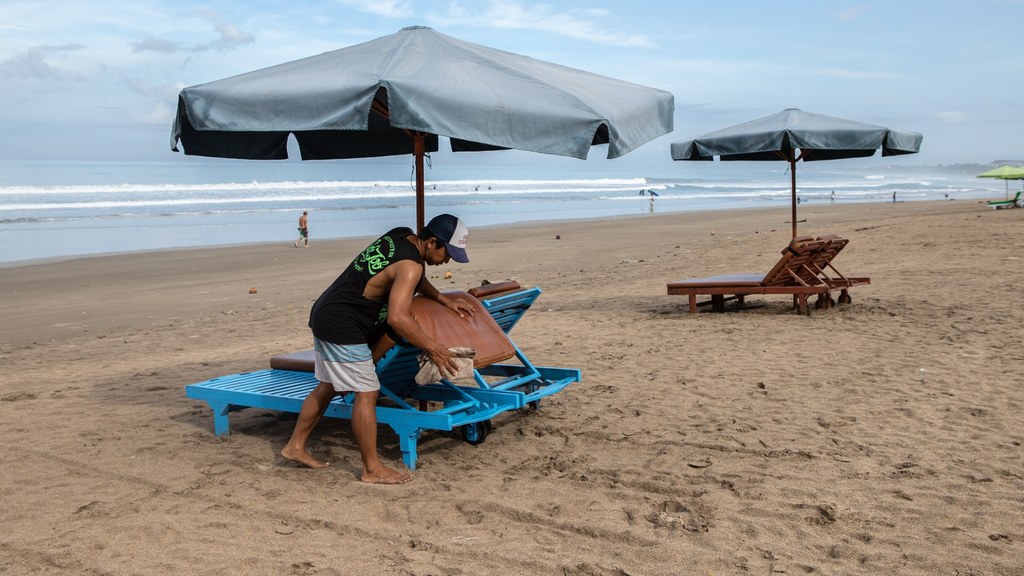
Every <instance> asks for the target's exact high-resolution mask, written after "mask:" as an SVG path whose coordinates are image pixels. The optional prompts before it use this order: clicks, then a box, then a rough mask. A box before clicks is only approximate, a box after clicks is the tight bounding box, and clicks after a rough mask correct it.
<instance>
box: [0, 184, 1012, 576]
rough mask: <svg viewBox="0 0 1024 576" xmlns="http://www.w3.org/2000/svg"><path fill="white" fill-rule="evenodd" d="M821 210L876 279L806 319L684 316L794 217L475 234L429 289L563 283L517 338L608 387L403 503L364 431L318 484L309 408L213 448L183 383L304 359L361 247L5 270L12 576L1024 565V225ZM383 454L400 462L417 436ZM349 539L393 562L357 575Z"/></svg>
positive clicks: (815, 215) (235, 417) (981, 218)
mask: <svg viewBox="0 0 1024 576" xmlns="http://www.w3.org/2000/svg"><path fill="white" fill-rule="evenodd" d="M798 218H799V219H804V218H806V219H807V222H806V223H801V224H800V231H801V233H808V234H823V233H835V234H839V235H842V236H846V237H848V238H850V240H851V242H850V244H849V246H848V247H847V248H845V249H844V251H843V253H842V254H840V255H839V256H838V257H837V259H836V266H837V267H838V268H839V269H840V270H842V271H843V272H844V273H846V274H848V275H850V276H869V277H870V278H871V284H870V285H868V286H862V287H858V288H855V289H854V290H851V295H852V297H853V302H852V304H848V305H843V306H839V307H837V308H834V309H831V310H815V311H813V312H812V314H811V315H810V316H801V315H798V314H796V313H795V312H793V311H792V310H791V308H790V305H791V302H790V301H789V299H788V298H786V297H783V296H763V297H761V296H759V297H749V298H748V301H747V307H746V308H745V309H743V310H740V311H732V310H730V311H728V312H726V313H721V314H717V313H712V312H710V311H707V310H706V309H701V311H700V312H698V313H697V314H689V313H688V312H687V302H686V299H685V297H678V296H668V295H666V293H665V285H666V283H667V282H669V281H672V280H679V279H683V278H693V277H701V276H708V275H714V274H724V273H737V272H767V271H768V269H769V268H771V266H772V265H773V264H774V263H775V262H776V261H777V260H778V258H779V253H780V251H781V250H782V249H783V248H784V247H785V246H786V245H787V244H788V242H789V238H790V227H789V224H788V223H786V221H787V220H788V219H789V207H788V206H787V207H783V208H760V209H753V210H734V211H731V210H724V211H709V212H704V213H692V212H673V213H666V214H657V213H655V214H653V215H643V216H625V217H616V218H601V219H596V220H587V221H581V220H569V221H560V222H541V223H529V224H524V225H499V226H494V227H475V228H473V232H472V237H471V240H470V245H469V255H470V262H469V263H468V264H465V265H455V264H452V265H450V266H441V267H431V268H429V269H428V274H429V277H430V279H431V281H432V282H433V283H434V284H435V286H437V287H438V288H439V289H442V290H447V289H460V290H465V289H468V288H469V287H472V286H475V285H478V284H479V283H480V282H481V281H482V280H485V279H486V280H489V281H492V282H496V281H501V280H506V279H514V280H517V281H519V282H520V283H521V284H523V285H527V286H539V287H540V288H541V289H542V290H543V293H542V294H541V296H540V299H539V300H538V301H537V303H536V304H534V306H533V307H532V308H531V309H530V310H529V312H528V313H527V314H526V315H525V316H524V317H523V319H522V321H521V322H520V323H519V324H518V325H517V326H516V327H515V329H514V330H513V331H512V332H511V338H512V340H513V341H514V343H515V344H516V345H517V346H519V347H520V348H521V349H522V351H523V352H524V353H525V354H526V355H527V357H529V358H530V360H531V361H532V362H534V363H536V364H537V365H540V366H558V367H571V368H579V369H580V370H581V371H582V380H581V381H580V382H579V383H576V384H573V385H571V386H569V387H568V388H566V389H565V390H563V391H562V392H560V393H558V394H556V395H554V396H552V397H551V398H549V399H546V400H545V401H544V403H543V405H542V406H541V409H540V410H538V411H522V412H514V413H513V412H509V413H506V414H502V415H500V416H499V417H496V418H495V419H494V422H493V423H494V432H493V433H491V434H490V435H489V436H488V437H487V440H486V442H484V443H482V444H479V445H476V446H473V445H470V444H467V443H466V442H464V441H462V440H461V438H460V436H459V434H458V432H457V431H453V432H451V433H445V432H429V433H425V434H424V435H423V436H421V438H420V440H419V447H418V450H419V460H418V467H417V470H416V477H415V480H414V481H413V482H411V483H409V484H404V485H401V486H394V487H386V488H384V487H380V486H368V485H363V484H361V483H359V482H358V481H357V479H356V477H357V474H358V469H359V454H358V449H357V447H356V446H355V443H354V441H353V438H352V435H351V433H350V427H349V423H348V422H347V421H339V420H332V419H325V420H324V421H323V422H321V423H320V425H319V426H318V427H317V429H316V431H315V433H314V435H313V438H312V440H311V442H310V450H311V452H312V453H313V454H314V455H316V456H317V457H319V458H323V459H326V460H330V461H332V466H331V467H330V468H328V469H326V470H306V469H300V468H296V467H294V466H291V465H289V464H288V463H286V462H284V461H283V460H282V459H281V458H280V457H279V456H277V454H278V452H279V451H280V449H281V447H282V446H283V445H284V443H285V442H286V441H287V439H288V438H289V436H290V434H291V431H292V429H293V427H294V417H290V416H289V415H287V414H281V413H278V412H276V411H272V410H258V409H246V410H240V411H238V412H234V413H233V414H232V417H231V434H230V435H228V436H223V437H217V436H215V435H214V434H213V418H212V410H211V409H210V407H209V406H207V405H206V404H205V403H203V402H199V401H195V400H191V399H189V398H186V397H185V395H184V391H183V386H185V385H187V384H190V383H193V382H199V381H203V380H206V379H210V378H215V377H217V376H221V375H226V374H233V373H239V372H248V371H253V370H260V369H264V368H266V367H267V365H268V361H269V357H270V356H271V355H274V354H279V353H283V352H292V351H296V350H304V349H308V348H309V347H310V346H311V342H310V335H309V329H308V328H307V327H306V320H307V318H308V313H309V307H310V305H311V304H312V301H313V299H315V298H316V297H317V296H318V295H319V294H320V292H321V291H322V290H323V289H324V288H325V287H326V286H327V285H329V284H330V282H331V281H332V280H333V279H334V278H335V277H336V276H337V274H338V273H340V271H341V269H342V268H343V267H344V266H346V265H347V264H348V262H349V261H350V260H351V258H352V257H353V256H354V255H355V254H356V253H357V252H358V251H359V250H361V249H362V248H363V247H364V245H365V243H366V239H365V238H350V239H338V240H320V241H314V243H312V244H311V248H309V249H295V248H293V247H292V246H290V245H279V244H276V243H266V244H257V245H251V244H246V245H240V246H232V247H216V248H189V249H176V250H167V251H158V252H129V253H122V254H117V255H106V256H96V257H83V258H74V259H70V260H66V261H61V262H50V263H42V264H34V265H25V266H18V267H11V268H5V269H4V271H3V273H2V274H0V294H3V295H4V298H3V299H2V300H0V316H2V317H3V318H4V322H3V324H2V326H0V362H2V363H3V364H4V366H5V368H4V377H3V382H2V384H0V434H2V436H3V438H4V439H5V440H6V442H5V449H6V450H7V452H8V454H9V455H10V458H9V459H8V460H9V461H8V462H7V463H6V464H5V466H4V468H3V470H0V486H2V487H4V488H5V489H6V490H7V491H8V492H9V495H12V497H10V498H6V499H5V507H4V510H3V511H2V512H0V523H2V525H4V526H6V527H7V528H8V530H7V531H6V532H5V533H4V534H5V535H4V536H3V537H0V548H2V549H3V550H4V552H5V554H4V559H3V560H0V566H2V567H3V568H5V569H7V570H8V571H9V572H11V573H18V574H21V573H50V572H54V571H60V572H69V573H97V574H99V573H123V572H133V573H134V572H138V573H147V574H168V575H170V574H177V573H180V572H181V571H182V569H187V567H189V566H192V567H194V566H199V565H202V566H203V571H204V572H205V573H208V574H225V575H227V574H235V573H238V572H239V571H246V572H253V573H271V574H287V573H314V572H315V573H320V574H345V573H355V572H365V573H388V574H458V573H462V574H493V573H503V572H513V573H569V574H610V573H629V574H651V575H666V576H667V575H675V574H681V573H686V574H704V573H714V574H729V573H736V572H750V573H779V572H786V573H789V574H794V573H828V574H831V573H843V574H864V575H874V574H893V573H899V574H905V575H909V576H926V575H927V576H931V575H933V574H944V573H954V572H959V573H979V574H980V573H984V574H1017V573H1021V572H1024V561H1022V560H1021V558H1024V555H1022V554H1021V546H1022V545H1024V531H1022V530H1021V526H1024V500H1022V499H1021V498H1020V494H1022V493H1024V476H1022V475H1021V473H1020V470H1021V469H1022V468H1024V432H1022V431H1024V403H1022V401H1021V400H1020V399H1019V396H1020V374H1019V372H1020V366H1021V365H1022V364H1024V350H1022V348H1021V346H1020V339H1021V334H1022V328H1021V326H1024V309H1022V308H1021V307H1020V306H1017V305H1016V304H1015V302H1014V301H1013V294H1009V296H1008V295H1007V293H1006V286H1011V287H1012V286H1020V285H1024V267H1021V266H1019V258H1021V257H1020V256H1019V252H1020V250H1019V248H1020V246H1021V245H1022V244H1024V240H1021V239H1020V237H1019V231H1020V229H1021V224H1022V220H1024V210H998V211H997V210H991V209H989V208H987V207H985V206H984V205H978V204H975V203H973V202H970V203H969V202H946V201H933V202H907V203H902V204H864V205H858V206H851V205H843V206H838V205H837V206H829V205H827V204H825V205H821V206H816V205H814V204H810V205H802V206H801V207H800V208H799V212H798ZM471 228H472V227H471ZM381 232H383V231H381ZM556 236H557V237H558V239H556ZM993 271H998V279H996V275H995V274H994V272H993ZM445 272H451V273H452V277H451V278H450V279H446V278H445V277H444V275H445ZM251 288H256V289H257V291H256V293H255V294H250V289H251ZM1008 298H1009V299H1008ZM378 444H379V447H380V450H381V453H382V457H383V458H384V460H385V461H386V462H388V463H389V464H391V465H395V466H400V462H401V452H400V450H399V446H398V442H397V438H396V436H395V434H394V433H393V432H392V431H391V430H390V428H388V427H386V426H382V427H381V428H380V429H379V431H378ZM15 492H16V494H17V497H13V495H14V494H15ZM339 542H344V544H345V546H346V547H351V548H352V549H359V550H367V551H368V552H367V553H366V554H363V555H355V556H352V555H347V556H345V557H344V558H341V557H339V556H338V554H337V552H336V550H337V544H338V543H339Z"/></svg>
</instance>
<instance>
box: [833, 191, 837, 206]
mask: <svg viewBox="0 0 1024 576" xmlns="http://www.w3.org/2000/svg"><path fill="white" fill-rule="evenodd" d="M832 203H833V204H835V203H836V191H835V190H833V191H832Z"/></svg>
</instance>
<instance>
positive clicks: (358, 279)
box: [281, 214, 473, 484]
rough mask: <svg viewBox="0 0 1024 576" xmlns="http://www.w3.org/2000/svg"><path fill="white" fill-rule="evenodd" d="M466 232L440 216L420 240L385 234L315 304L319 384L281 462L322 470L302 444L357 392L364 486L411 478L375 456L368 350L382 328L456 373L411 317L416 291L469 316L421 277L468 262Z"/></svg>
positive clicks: (465, 306) (355, 427)
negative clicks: (338, 400)
mask: <svg viewBox="0 0 1024 576" xmlns="http://www.w3.org/2000/svg"><path fill="white" fill-rule="evenodd" d="M468 241H469V230H468V229H467V228H466V226H465V224H463V223H462V222H461V221H460V220H459V219H458V218H456V217H455V216H452V215H451V214H441V215H440V216H437V217H435V218H434V219H432V220H431V221H430V222H428V223H427V225H426V227H424V229H423V231H421V232H420V233H419V234H415V233H413V231H412V229H411V228H395V229H393V230H390V231H389V232H387V233H386V234H384V235H383V236H381V237H380V238H378V239H377V240H375V241H374V242H373V243H372V244H370V245H369V246H368V247H367V248H366V249H365V250H363V251H362V252H361V253H360V254H359V255H358V256H357V257H356V258H355V259H354V260H352V263H350V264H349V265H348V267H347V268H345V271H344V272H342V273H341V275H340V276H338V278H337V279H336V280H335V281H334V283H333V284H331V285H330V286H329V287H328V288H327V290H325V291H324V292H323V294H321V295H320V297H319V298H317V299H316V302H314V303H313V308H312V310H311V311H310V313H309V327H310V329H311V330H312V331H313V349H314V354H315V376H316V379H317V380H319V381H320V383H319V384H318V385H317V387H316V388H314V389H313V391H312V392H310V393H309V395H308V396H307V397H306V399H305V400H304V401H303V402H302V409H301V411H300V412H299V419H298V421H296V423H295V430H294V431H293V432H292V436H291V439H289V440H288V443H287V444H286V445H285V446H284V448H282V449H281V456H282V457H284V458H286V459H288V460H291V461H293V462H297V463H299V464H303V465H305V466H309V467H310V468H323V467H325V466H328V463H327V462H321V461H319V460H317V459H316V458H313V456H312V455H311V454H310V453H309V452H308V451H307V450H306V442H307V441H308V440H309V436H310V434H312V432H313V429H314V428H315V427H316V425H317V423H318V422H319V421H320V418H321V417H322V416H323V414H324V411H325V410H327V406H328V404H330V402H331V400H332V399H333V398H334V397H335V396H336V395H338V394H347V393H349V392H354V393H355V402H354V404H353V407H352V435H353V436H355V440H356V445H357V446H358V447H359V455H360V457H361V459H362V465H363V467H362V474H361V476H360V479H361V480H362V481H363V482H371V483H375V484H401V483H404V482H408V481H409V480H412V474H409V473H408V472H400V471H398V470H394V469H392V468H388V467H387V466H385V465H384V464H383V463H382V462H381V461H380V457H379V455H378V454H377V397H378V395H379V393H380V381H379V380H377V372H376V371H375V369H374V366H373V354H372V353H371V351H370V346H371V345H372V344H373V343H374V342H375V341H376V340H377V339H378V338H379V337H380V336H381V335H383V334H384V332H385V331H386V330H387V329H393V330H394V331H395V332H397V333H398V335H399V336H401V337H402V338H404V339H405V340H406V341H407V342H409V343H410V344H411V345H413V346H415V347H417V348H419V349H420V350H423V351H424V352H426V353H427V354H428V355H429V356H430V360H431V361H432V362H433V363H434V365H435V366H437V367H438V369H439V370H440V371H441V374H442V375H444V376H447V375H449V374H455V373H456V372H457V371H458V366H457V365H456V363H455V361H454V359H453V356H452V352H451V351H449V349H448V347H446V346H444V345H443V344H441V343H439V342H437V341H435V340H433V339H431V338H430V336H428V335H427V334H426V333H425V332H423V330H422V329H421V328H420V325H419V324H417V323H416V320H414V319H413V317H412V314H411V312H410V308H411V306H412V297H413V295H414V294H416V292H419V293H420V294H423V295H425V296H427V297H428V298H432V299H434V300H437V301H438V302H440V303H441V304H443V305H444V306H446V307H447V308H449V309H451V310H454V311H455V312H457V313H458V314H459V316H463V317H465V315H466V314H470V315H472V314H473V308H472V306H471V305H470V304H469V303H468V302H466V301H464V300H462V299H460V298H454V297H452V296H448V295H445V294H442V293H440V292H438V290H437V288H435V287H434V286H433V285H432V284H431V283H430V281H429V280H427V276H426V265H427V264H430V265H431V266H440V265H442V264H447V263H448V261H449V260H455V261H456V262H469V256H468V255H467V254H466V244H467V243H468Z"/></svg>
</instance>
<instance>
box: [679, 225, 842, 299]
mask: <svg viewBox="0 0 1024 576" xmlns="http://www.w3.org/2000/svg"><path fill="white" fill-rule="evenodd" d="M824 245H825V241H823V240H815V239H812V238H810V237H806V236H805V237H800V238H795V239H794V240H793V241H792V242H790V243H789V245H788V246H786V248H785V249H784V250H783V251H782V257H781V258H779V261H778V262H776V263H775V266H773V267H772V269H771V270H769V271H768V273H767V274H725V275H720V276H709V277H706V278H692V279H690V280H679V281H676V282H669V283H668V294H669V295H670V296H687V297H689V303H690V312H691V313H696V312H697V306H698V305H703V304H708V303H710V304H711V308H712V310H714V311H716V312H723V311H724V310H725V302H726V301H727V300H736V301H737V302H738V303H739V304H741V305H742V304H743V303H744V297H745V296H748V295H751V294H786V295H792V296H793V304H794V307H795V308H796V309H797V310H798V311H799V312H800V313H801V314H810V307H809V306H808V305H807V297H808V296H811V295H813V294H819V295H824V297H825V298H828V292H829V287H828V285H827V284H826V283H825V282H823V281H821V280H818V279H816V277H814V275H813V274H808V272H807V270H806V265H807V264H808V262H810V261H811V259H812V258H814V256H815V255H816V254H817V252H818V250H820V249H821V248H822V247H823V246H824ZM701 295H707V296H710V297H711V299H710V300H709V301H707V302H701V303H698V302H697V297H698V296H701Z"/></svg>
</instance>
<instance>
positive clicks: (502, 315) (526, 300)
mask: <svg viewBox="0 0 1024 576" xmlns="http://www.w3.org/2000/svg"><path fill="white" fill-rule="evenodd" d="M469 295H470V296H473V297H474V298H477V299H478V300H480V303H481V304H483V306H484V308H485V309H486V310H487V312H488V313H490V315H491V317H492V318H494V321H495V322H497V323H498V326H500V327H501V329H502V331H503V332H505V333H506V334H508V333H509V331H511V330H512V328H514V327H515V325H516V323H518V322H519V320H520V319H522V317H523V315H525V314H526V311H527V310H529V309H530V306H532V305H533V303H534V302H535V301H536V300H537V298H538V297H539V296H540V288H538V287H536V286H534V287H533V288H522V287H521V286H520V285H519V283H518V282H515V281H507V282H495V283H492V284H484V285H483V286H478V287H476V288H470V289H469Z"/></svg>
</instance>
